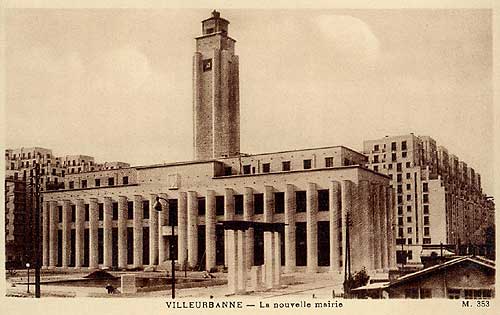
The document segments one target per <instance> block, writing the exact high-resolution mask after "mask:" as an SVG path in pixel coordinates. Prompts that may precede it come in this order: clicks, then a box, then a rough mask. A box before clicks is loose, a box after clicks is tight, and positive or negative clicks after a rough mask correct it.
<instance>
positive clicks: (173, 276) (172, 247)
mask: <svg viewBox="0 0 500 315" xmlns="http://www.w3.org/2000/svg"><path fill="white" fill-rule="evenodd" d="M160 200H163V201H165V202H167V203H168V200H167V199H165V198H162V197H159V196H156V201H155V204H154V205H153V208H154V209H155V210H156V211H162V210H163V207H162V205H161V203H160ZM170 227H171V229H172V234H171V235H172V239H171V242H170V259H171V260H172V299H175V260H174V225H173V224H172V225H171V226H170Z"/></svg>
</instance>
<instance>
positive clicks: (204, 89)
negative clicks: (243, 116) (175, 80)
mask: <svg viewBox="0 0 500 315" xmlns="http://www.w3.org/2000/svg"><path fill="white" fill-rule="evenodd" d="M201 24H202V35H201V36H198V37H196V52H195V53H194V56H193V116H194V117H193V122H194V124H193V125H194V126H193V127H194V128H193V142H194V158H195V159H196V160H206V159H215V158H220V157H229V156H236V155H238V154H239V152H240V101H239V71H238V63H239V62H238V56H236V55H235V54H234V44H235V42H236V41H235V40H234V39H232V38H231V37H229V36H228V26H229V21H227V20H226V19H223V18H221V17H220V13H219V12H217V11H215V10H214V11H213V12H212V16H211V17H210V18H208V19H206V20H204V21H202V22H201Z"/></svg>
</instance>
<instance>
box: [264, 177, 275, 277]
mask: <svg viewBox="0 0 500 315" xmlns="http://www.w3.org/2000/svg"><path fill="white" fill-rule="evenodd" d="M273 191H274V188H273V187H272V186H264V215H263V220H264V222H266V223H271V222H272V220H273V212H274V193H273ZM265 235H266V233H264V248H268V247H271V246H276V244H274V237H273V236H272V234H271V236H269V237H266V236H265ZM271 244H274V245H271ZM273 248H274V247H273ZM265 254H266V252H265V249H264V255H265ZM272 255H274V249H273V252H272ZM264 260H265V258H264ZM270 261H271V262H272V263H273V265H272V266H271V267H269V268H271V269H272V270H273V271H272V272H273V273H274V259H271V260H270ZM266 268H267V267H266ZM267 275H268V274H267V273H265V277H267ZM266 279H267V278H266ZM266 281H267V280H266ZM273 282H274V281H273Z"/></svg>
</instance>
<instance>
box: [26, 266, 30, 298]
mask: <svg viewBox="0 0 500 315" xmlns="http://www.w3.org/2000/svg"><path fill="white" fill-rule="evenodd" d="M26 268H28V289H27V291H26V292H27V293H30V263H26Z"/></svg>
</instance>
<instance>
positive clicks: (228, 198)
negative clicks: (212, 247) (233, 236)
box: [224, 188, 243, 266]
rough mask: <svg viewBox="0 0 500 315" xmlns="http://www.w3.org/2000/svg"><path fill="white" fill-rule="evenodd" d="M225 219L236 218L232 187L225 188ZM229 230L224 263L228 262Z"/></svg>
mask: <svg viewBox="0 0 500 315" xmlns="http://www.w3.org/2000/svg"><path fill="white" fill-rule="evenodd" d="M224 220H225V221H229V220H234V191H233V189H232V188H226V189H225V190H224ZM227 237H228V236H227V230H225V231H224V263H225V265H226V266H227V262H228V259H229V257H228V247H227V242H226V240H227ZM242 257H243V256H242Z"/></svg>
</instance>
